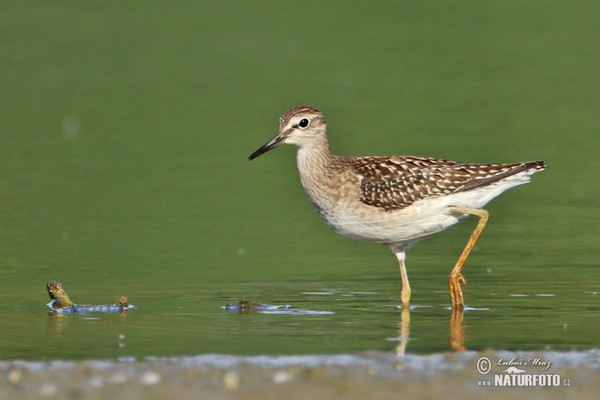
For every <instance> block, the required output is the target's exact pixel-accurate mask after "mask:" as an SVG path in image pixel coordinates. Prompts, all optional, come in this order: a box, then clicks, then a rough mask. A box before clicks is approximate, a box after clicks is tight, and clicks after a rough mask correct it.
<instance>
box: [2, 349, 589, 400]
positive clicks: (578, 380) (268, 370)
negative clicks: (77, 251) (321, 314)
mask: <svg viewBox="0 0 600 400" xmlns="http://www.w3.org/2000/svg"><path fill="white" fill-rule="evenodd" d="M481 357H487V358H488V359H489V360H490V361H491V362H492V363H493V364H494V365H493V366H492V368H491V371H490V372H489V373H488V374H486V375H482V374H480V373H479V372H478V370H477V366H478V365H480V368H481V367H482V365H483V367H485V365H484V364H481V362H480V361H479V363H478V360H480V359H481ZM511 360H513V361H512V362H511ZM519 360H521V362H522V360H539V363H543V362H544V361H550V362H551V366H550V368H548V369H547V370H546V371H542V369H543V366H540V365H532V364H531V363H530V364H529V365H526V366H524V365H523V364H519V362H520V361H519ZM500 362H502V363H505V364H503V365H497V364H498V363H500ZM509 364H512V365H516V368H518V369H520V370H521V373H529V374H538V373H540V374H551V375H556V374H558V375H559V378H560V385H559V386H558V387H539V386H538V387H495V386H494V384H495V383H496V382H495V381H494V376H495V375H506V374H507V373H506V372H501V371H503V370H505V369H506V367H507V366H509ZM507 379H508V378H507ZM481 381H488V382H490V386H486V384H485V382H484V383H483V384H482V383H481ZM598 393H600V350H590V351H572V352H553V351H546V352H499V351H496V352H494V351H486V352H481V353H478V352H463V353H450V352H448V353H440V354H432V355H414V354H407V355H403V356H396V355H395V354H391V353H379V352H369V353H363V354H359V355H315V356H310V355H301V356H252V357H238V356H228V355H211V354H206V355H199V356H190V357H174V358H146V359H143V360H135V359H129V358H122V359H119V360H115V361H102V360H86V361H51V362H35V361H20V360H14V361H0V398H1V399H33V398H48V399H53V398H60V399H83V398H85V399H106V398H127V399H140V400H141V399H198V398H202V399H234V398H244V399H257V400H258V399H282V398H285V399H286V400H289V399H329V398H331V399H333V398H344V399H361V400H362V399H365V398H368V399H399V398H403V397H404V398H446V397H448V396H449V394H451V395H452V396H451V397H452V398H461V399H480V398H486V399H506V396H510V398H511V399H531V398H544V399H593V398H598V397H597V396H598Z"/></svg>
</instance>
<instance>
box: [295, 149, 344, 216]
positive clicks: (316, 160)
mask: <svg viewBox="0 0 600 400" xmlns="http://www.w3.org/2000/svg"><path fill="white" fill-rule="evenodd" d="M335 159H336V156H334V155H333V154H331V152H330V151H329V145H328V144H327V142H324V143H323V142H321V143H314V144H313V143H311V144H305V145H304V146H301V147H298V152H297V154H296V162H297V165H298V172H299V173H300V180H301V182H302V186H303V187H304V190H305V192H306V194H307V195H308V197H309V198H310V200H311V201H312V203H313V205H314V206H315V208H316V209H317V211H318V212H319V213H320V214H321V215H323V214H322V212H323V211H324V210H326V209H328V208H329V206H330V205H331V202H332V201H333V199H334V198H335V197H336V193H335V190H334V187H333V186H332V182H333V181H335V179H334V178H335V172H334V168H333V167H334V165H335Z"/></svg>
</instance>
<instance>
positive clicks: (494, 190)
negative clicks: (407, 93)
mask: <svg viewBox="0 0 600 400" xmlns="http://www.w3.org/2000/svg"><path fill="white" fill-rule="evenodd" d="M528 181H529V174H522V175H520V176H519V175H516V176H512V177H510V178H508V179H505V180H502V181H499V182H497V183H495V184H492V185H489V186H486V187H483V188H480V189H475V190H470V191H464V192H458V193H454V194H451V195H445V196H438V197H431V198H428V199H425V200H419V201H417V202H415V203H413V204H411V205H410V206H408V207H406V208H403V209H400V210H395V211H385V210H383V209H380V208H377V207H373V206H369V205H366V204H363V203H360V202H358V201H356V200H355V199H348V198H346V201H347V203H346V204H345V203H344V200H343V198H341V199H338V202H337V204H335V205H333V206H330V207H327V206H325V207H321V208H319V207H318V206H317V210H318V211H319V214H320V215H321V217H322V218H323V219H324V220H325V222H326V223H327V224H328V225H329V226H330V227H332V228H333V229H334V230H335V231H336V232H337V233H339V234H340V235H343V236H347V237H349V238H352V239H356V240H364V241H368V242H377V243H383V244H388V245H391V244H399V245H402V244H406V245H409V244H410V243H414V242H416V241H418V240H420V239H422V238H424V237H427V236H429V235H433V234H434V233H437V232H440V231H443V230H444V229H446V228H448V227H450V226H452V225H454V224H456V223H458V222H460V221H462V220H463V219H465V218H466V217H467V215H465V214H457V213H453V212H451V211H450V208H451V207H452V206H455V207H468V208H482V207H483V206H485V205H486V204H487V203H488V202H489V201H490V200H492V199H493V198H494V197H496V196H498V195H500V194H501V193H502V192H504V191H505V190H507V189H509V188H511V187H513V186H517V185H521V184H523V183H527V182H528Z"/></svg>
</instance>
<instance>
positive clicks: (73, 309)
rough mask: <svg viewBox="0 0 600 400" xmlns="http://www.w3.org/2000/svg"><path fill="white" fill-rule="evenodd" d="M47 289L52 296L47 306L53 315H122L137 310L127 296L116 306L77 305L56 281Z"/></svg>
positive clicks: (120, 299)
mask: <svg viewBox="0 0 600 400" xmlns="http://www.w3.org/2000/svg"><path fill="white" fill-rule="evenodd" d="M46 289H47V290H48V295H49V296H50V303H48V304H46V305H47V306H48V307H50V313H51V314H86V313H90V312H101V313H122V312H125V311H127V310H131V309H132V308H135V306H132V305H130V304H129V302H128V301H127V297H125V296H121V298H119V299H118V300H117V302H116V303H115V304H104V305H88V304H75V303H73V302H72V301H71V299H69V296H68V295H67V292H65V290H64V289H63V288H62V284H61V283H58V282H56V281H50V282H48V283H47V284H46Z"/></svg>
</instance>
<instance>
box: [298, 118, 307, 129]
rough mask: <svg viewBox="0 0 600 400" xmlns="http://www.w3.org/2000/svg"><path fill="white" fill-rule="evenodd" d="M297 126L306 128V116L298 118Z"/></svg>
mask: <svg viewBox="0 0 600 400" xmlns="http://www.w3.org/2000/svg"><path fill="white" fill-rule="evenodd" d="M298 126H299V127H300V128H306V127H307V126H308V119H306V118H302V119H301V120H300V122H299V123H298Z"/></svg>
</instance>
